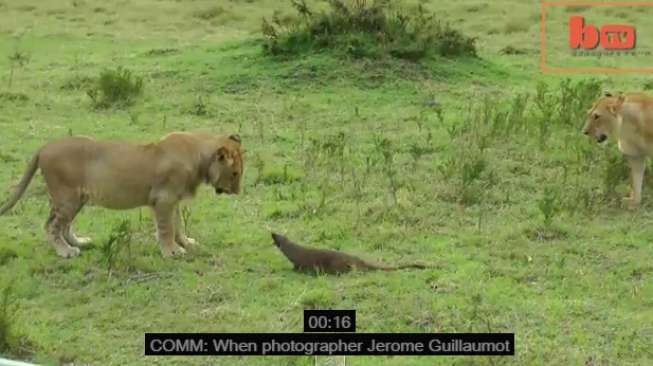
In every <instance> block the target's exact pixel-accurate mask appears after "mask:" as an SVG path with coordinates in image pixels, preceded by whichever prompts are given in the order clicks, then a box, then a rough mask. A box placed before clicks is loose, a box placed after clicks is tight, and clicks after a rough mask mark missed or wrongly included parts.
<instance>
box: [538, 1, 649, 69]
mask: <svg viewBox="0 0 653 366" xmlns="http://www.w3.org/2000/svg"><path fill="white" fill-rule="evenodd" d="M554 6H558V7H572V6H584V7H608V6H614V7H639V6H653V1H645V2H642V1H640V2H603V3H598V2H565V1H562V2H546V1H545V2H542V3H541V13H542V17H541V23H540V69H541V70H542V73H544V74H571V73H578V74H597V73H600V74H635V73H653V66H651V67H627V68H613V67H549V66H547V64H546V55H547V52H546V51H547V48H546V15H547V8H550V7H554Z"/></svg>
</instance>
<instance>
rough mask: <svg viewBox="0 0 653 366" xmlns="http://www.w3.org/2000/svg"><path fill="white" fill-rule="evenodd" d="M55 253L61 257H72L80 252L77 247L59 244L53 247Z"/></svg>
mask: <svg viewBox="0 0 653 366" xmlns="http://www.w3.org/2000/svg"><path fill="white" fill-rule="evenodd" d="M55 250H56V251H57V254H58V255H59V256H60V257H63V258H73V257H77V256H78V255H79V253H80V250H79V248H75V247H71V246H69V245H65V246H64V245H59V246H57V247H55Z"/></svg>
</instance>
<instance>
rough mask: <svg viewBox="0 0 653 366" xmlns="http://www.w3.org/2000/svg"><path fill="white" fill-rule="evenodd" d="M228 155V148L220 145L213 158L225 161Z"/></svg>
mask: <svg viewBox="0 0 653 366" xmlns="http://www.w3.org/2000/svg"><path fill="white" fill-rule="evenodd" d="M228 155H229V150H227V148H226V147H224V146H222V147H220V148H219V149H218V150H216V152H215V158H216V159H218V160H219V161H225V160H226V159H227V156H228Z"/></svg>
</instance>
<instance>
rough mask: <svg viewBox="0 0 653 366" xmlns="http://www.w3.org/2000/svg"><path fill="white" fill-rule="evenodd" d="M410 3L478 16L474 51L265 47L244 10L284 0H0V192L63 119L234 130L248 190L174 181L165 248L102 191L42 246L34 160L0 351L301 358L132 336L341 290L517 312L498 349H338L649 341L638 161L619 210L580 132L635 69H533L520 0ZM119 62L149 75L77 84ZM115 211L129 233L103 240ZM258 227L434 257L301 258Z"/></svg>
mask: <svg viewBox="0 0 653 366" xmlns="http://www.w3.org/2000/svg"><path fill="white" fill-rule="evenodd" d="M421 3H422V4H424V6H426V7H427V8H428V9H431V10H433V11H434V12H435V14H436V15H437V16H438V18H439V19H443V20H448V21H450V22H452V23H453V24H455V27H457V28H458V29H461V30H462V31H463V32H464V33H465V34H468V35H470V36H474V37H477V38H478V39H477V45H478V53H479V58H477V59H473V58H461V59H449V58H443V57H439V58H438V57H436V58H430V59H428V60H423V61H421V62H417V63H414V62H409V61H399V60H396V59H391V58H380V59H377V60H372V61H371V60H366V59H350V58H346V57H341V56H337V55H335V54H332V53H329V52H321V53H317V54H304V55H302V56H300V57H294V58H287V59H279V58H274V57H269V56H266V55H264V54H263V52H262V46H261V43H262V41H261V38H262V36H261V34H260V26H261V18H262V17H263V16H266V17H270V16H271V15H272V13H273V12H274V11H275V10H277V9H278V10H279V11H280V13H279V14H281V15H282V16H284V15H290V14H294V12H293V11H292V9H291V7H290V5H289V3H287V2H285V1H283V2H280V1H275V0H248V1H236V0H231V1H226V0H225V1H219V2H218V1H203V0H202V1H173V0H121V1H116V2H107V1H92V0H49V1H37V0H20V1H18V0H2V1H0V55H2V57H1V58H0V111H1V113H0V130H1V131H2V133H0V147H1V149H0V164H1V165H0V166H1V167H2V169H0V193H1V194H2V198H0V199H4V197H8V195H9V193H10V192H11V188H12V187H13V186H14V185H15V184H16V183H17V182H18V180H19V179H20V176H21V175H22V173H23V171H24V169H25V167H26V164H27V162H28V160H29V158H30V157H31V156H32V154H33V153H34V152H35V151H36V149H38V148H39V147H40V146H41V145H42V144H44V143H45V142H46V141H48V140H50V139H54V138H57V137H61V136H67V135H68V134H71V133H72V134H82V135H91V136H95V137H97V138H102V139H111V138H113V139H122V140H129V141H135V142H150V141H154V140H156V139H157V138H159V137H160V136H162V135H164V134H166V133H167V132H170V131H174V130H189V131H190V130H202V129H204V130H212V131H216V132H229V133H239V134H240V135H241V137H242V139H243V144H244V146H245V148H246V150H247V152H246V156H247V157H246V159H247V161H246V171H245V178H244V192H243V194H242V195H240V196H232V197H223V196H220V197H216V196H215V194H214V193H213V191H212V190H210V189H208V188H207V189H204V190H201V191H200V193H199V194H198V196H197V197H196V199H195V200H194V201H192V202H189V203H188V205H187V207H188V208H187V209H186V210H185V212H186V214H185V216H186V218H187V220H186V226H187V230H188V231H189V233H190V236H192V237H194V238H196V239H198V241H199V242H200V243H201V244H202V246H201V248H200V249H198V250H196V251H193V252H191V253H189V254H187V255H186V256H185V257H183V258H175V259H164V258H162V257H161V255H160V253H159V248H158V244H157V243H156V241H155V239H154V226H153V224H152V220H151V216H150V213H149V211H148V210H146V209H143V210H133V211H125V212H120V211H110V210H106V209H102V208H96V207H87V208H85V209H84V211H83V212H82V213H81V215H80V216H79V218H78V220H77V225H76V227H77V231H78V232H79V233H81V234H84V235H89V236H92V237H93V238H94V239H95V245H94V247H93V248H91V249H89V250H86V251H83V252H82V255H81V256H80V257H77V258H74V259H69V260H64V259H62V258H59V257H57V256H56V254H55V252H54V250H53V249H52V248H51V247H50V246H49V245H48V244H47V243H46V242H45V233H44V230H43V224H44V222H45V220H46V218H47V217H46V216H47V213H48V203H47V193H46V191H45V186H44V183H43V181H42V179H41V178H40V177H39V178H37V179H35V181H34V182H33V183H32V186H31V187H30V188H29V190H28V192H27V194H26V196H25V197H24V198H23V200H22V201H21V203H19V205H18V206H17V207H16V208H15V209H14V210H13V211H12V213H11V214H9V215H7V216H3V217H0V228H1V230H0V289H2V288H5V287H6V286H8V284H9V283H13V285H12V287H11V288H12V291H11V293H10V295H9V300H10V306H9V309H10V313H11V314H13V316H9V317H5V318H8V319H9V324H10V326H9V330H10V332H11V333H10V338H9V341H10V342H9V347H7V349H6V350H5V351H4V353H5V354H7V355H8V356H10V357H15V358H21V359H28V360H32V361H34V362H38V363H42V364H54V365H56V364H69V365H70V364H74V365H148V364H162V365H186V364H198V365H313V364H314V362H315V359H314V358H312V357H296V358H294V357H267V358H266V357H250V358H237V357H227V358H201V357H200V358H192V359H188V358H175V357H171V358H145V357H144V356H143V333H144V332H157V331H167V332H299V331H301V330H302V309H304V308H342V309H349V308H354V309H356V310H357V314H358V322H357V326H358V331H359V332H486V331H496V332H514V333H515V338H516V355H515V357H506V358H488V357H477V358H468V357H456V358H435V357H433V358H416V357H412V358H411V357H407V358H397V357H379V358H370V357H349V358H348V359H347V364H348V365H587V366H599V365H600V366H607V365H648V364H653V348H652V347H651V345H652V344H653V342H652V341H651V339H653V281H652V277H653V247H652V246H651V238H652V237H653V226H652V225H651V223H652V222H653V214H652V213H651V212H652V210H651V209H652V208H653V198H652V197H653V196H652V193H651V192H652V190H651V189H650V187H651V183H652V182H651V179H650V177H651V176H652V175H651V174H649V175H648V177H647V180H646V182H645V189H644V202H643V205H642V207H641V208H639V209H637V210H627V209H625V208H624V207H622V206H621V204H620V197H621V196H623V195H625V194H626V192H627V188H628V187H627V170H626V169H625V166H624V162H623V160H622V159H621V157H620V155H619V154H618V152H617V148H616V144H615V143H614V142H610V143H609V144H608V145H607V146H598V145H596V144H594V143H592V142H591V141H588V140H587V139H586V137H585V136H583V135H582V133H581V128H582V125H583V123H584V112H585V111H586V110H587V109H588V108H589V107H590V105H591V99H592V98H593V95H594V93H595V92H596V91H597V90H603V89H610V90H644V89H646V88H647V87H650V86H652V85H653V84H651V81H652V79H651V78H650V77H647V76H646V75H634V76H610V77H608V76H600V75H599V76H597V77H596V78H594V79H590V77H589V76H582V75H581V76H578V75H572V76H569V77H570V79H566V77H564V76H556V75H548V76H547V75H542V74H541V73H540V71H539V62H540V59H539V31H540V29H539V23H538V22H539V19H540V12H539V4H538V2H537V1H523V0H497V1H491V2H490V1H478V0H460V1H457V2H442V1H436V0H431V1H421ZM406 4H407V6H410V5H414V4H413V3H412V2H406ZM317 6H318V8H319V7H323V6H324V5H323V4H318V5H317ZM629 14H630V13H629ZM609 15H610V14H607V15H605V16H606V17H607V16H609ZM612 15H613V16H614V14H612ZM629 17H630V18H629V20H631V21H636V20H637V19H647V17H649V18H650V14H649V13H647V12H635V13H633V15H629ZM560 19H562V18H560ZM560 21H562V20H560ZM563 61H564V60H563ZM558 62H562V61H560V59H558ZM119 66H121V67H125V68H128V69H129V70H131V71H132V72H133V73H134V75H137V76H141V77H143V80H144V94H143V96H142V98H140V99H139V100H138V102H137V103H136V104H135V105H133V106H132V107H130V108H127V109H107V110H97V109H94V108H93V107H92V105H91V99H90V98H89V97H88V95H87V93H86V90H87V89H88V88H89V87H90V86H91V85H92V84H93V82H94V80H95V78H97V77H98V75H100V73H101V72H102V70H104V69H106V68H111V69H114V68H116V67H119ZM125 220H126V221H127V222H128V223H129V228H128V230H127V231H128V233H129V234H130V236H131V240H125V241H124V242H123V243H120V244H121V246H120V248H119V249H120V250H119V251H117V253H115V258H114V259H113V260H111V261H109V260H108V256H107V252H106V250H104V248H106V247H107V246H106V243H107V242H108V241H109V239H110V238H111V236H112V235H115V234H116V233H117V232H118V231H119V227H120V225H121V223H123V222H125ZM271 230H275V231H278V232H282V233H286V234H287V235H288V236H289V237H291V238H293V239H296V240H298V241H300V242H303V243H310V244H311V245H313V246H319V247H324V248H332V249H339V250H344V251H347V252H349V253H354V254H358V255H360V256H362V257H364V258H367V259H372V260H378V261H382V262H384V263H401V262H409V261H422V262H426V263H430V264H432V265H433V268H431V269H428V270H423V271H413V270H406V271H401V272H395V273H376V272H373V273H353V274H349V275H344V276H339V277H336V276H307V275H304V274H299V273H295V272H293V271H292V270H291V266H290V264H289V263H288V262H287V260H286V259H285V258H284V257H283V256H282V255H281V254H280V253H279V252H278V250H277V249H276V248H275V247H274V246H273V244H272V241H271V239H270V236H269V233H270V231H271ZM0 313H1V312H0ZM0 323H2V322H1V321H0ZM0 325H2V324H0ZM0 335H1V333H0ZM2 353H3V352H0V354H2Z"/></svg>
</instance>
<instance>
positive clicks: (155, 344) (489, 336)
mask: <svg viewBox="0 0 653 366" xmlns="http://www.w3.org/2000/svg"><path fill="white" fill-rule="evenodd" d="M514 345H515V335H514V333H432V334H418V333H340V334H329V333H323V334H316V333H145V355H146V356H266V355H267V356H306V355H316V356H326V355H351V356H355V355H361V356H445V355H448V356H459V355H478V356H512V355H514V354H515V347H514Z"/></svg>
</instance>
